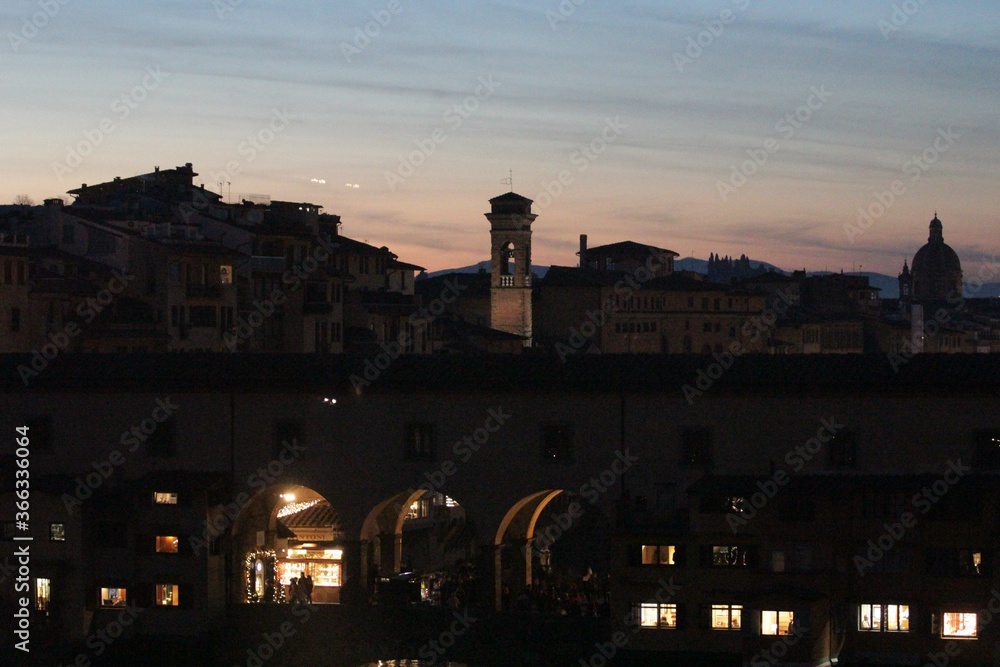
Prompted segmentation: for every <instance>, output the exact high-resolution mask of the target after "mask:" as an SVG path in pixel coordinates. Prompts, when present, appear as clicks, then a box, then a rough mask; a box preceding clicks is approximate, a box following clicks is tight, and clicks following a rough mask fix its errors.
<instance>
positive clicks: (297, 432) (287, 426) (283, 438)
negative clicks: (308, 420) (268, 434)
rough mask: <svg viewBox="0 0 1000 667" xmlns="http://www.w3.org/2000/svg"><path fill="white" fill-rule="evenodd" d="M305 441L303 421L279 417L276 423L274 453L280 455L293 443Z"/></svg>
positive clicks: (297, 443)
mask: <svg viewBox="0 0 1000 667" xmlns="http://www.w3.org/2000/svg"><path fill="white" fill-rule="evenodd" d="M304 442H305V437H304V426H303V424H302V422H300V421H295V420H293V419H279V420H278V421H276V422H275V423H274V443H273V449H272V454H273V455H274V456H278V455H279V454H281V452H282V451H283V450H285V449H287V448H288V447H290V446H293V445H299V444H301V443H304Z"/></svg>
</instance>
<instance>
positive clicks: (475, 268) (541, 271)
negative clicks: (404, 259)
mask: <svg viewBox="0 0 1000 667" xmlns="http://www.w3.org/2000/svg"><path fill="white" fill-rule="evenodd" d="M480 271H482V272H483V273H489V272H490V260H488V259H487V260H486V261H483V262H479V264H472V265H470V266H460V267H458V268H457V269H443V270H441V271H432V272H430V273H428V274H425V275H424V276H421V277H422V278H437V277H438V276H446V275H448V274H449V273H479V272H480ZM548 271H549V267H547V266H538V265H537V264H532V265H531V273H533V274H534V275H536V276H538V277H539V278H544V277H545V274H546V273H548Z"/></svg>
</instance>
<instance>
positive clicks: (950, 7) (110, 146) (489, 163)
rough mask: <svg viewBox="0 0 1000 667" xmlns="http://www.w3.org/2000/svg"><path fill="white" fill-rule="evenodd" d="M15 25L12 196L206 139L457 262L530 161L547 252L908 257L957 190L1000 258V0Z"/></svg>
mask: <svg viewBox="0 0 1000 667" xmlns="http://www.w3.org/2000/svg"><path fill="white" fill-rule="evenodd" d="M0 32H2V33H3V40H2V43H0V81H2V90H3V95H0V117H2V119H3V122H2V123H0V202H2V203H10V202H11V201H13V199H14V197H15V196H16V195H18V194H27V195H29V196H30V197H32V198H33V199H34V200H35V201H36V202H40V201H41V200H42V199H44V198H48V197H62V198H65V199H67V200H69V199H71V198H70V197H69V196H68V195H66V194H65V192H66V191H67V190H69V189H72V188H76V187H79V186H80V184H82V183H99V182H103V181H107V180H111V179H112V178H114V177H115V176H122V177H127V176H132V175H136V174H140V173H146V172H150V171H152V170H153V167H154V166H160V167H161V168H172V167H175V166H178V165H183V164H185V163H187V162H191V163H193V165H194V169H195V171H196V172H198V173H199V176H198V177H197V178H196V183H204V184H205V186H206V187H207V188H209V189H212V190H215V191H219V192H221V193H222V194H223V196H224V197H226V198H227V199H228V200H232V201H239V199H240V198H243V197H247V196H249V195H269V196H270V197H271V198H272V199H276V200H285V201H307V202H310V203H314V204H318V205H321V206H323V208H324V210H325V211H326V212H328V213H335V214H338V215H340V216H342V218H343V232H344V233H345V234H347V235H349V236H351V237H353V238H358V239H362V240H367V241H368V242H370V243H373V244H375V245H379V246H381V245H386V246H388V247H389V248H390V249H392V250H393V252H395V253H396V254H398V255H399V256H400V258H401V259H403V260H405V261H409V262H414V263H416V264H419V265H422V266H425V267H427V268H428V269H430V270H439V269H444V268H449V267H456V266H462V265H466V264H472V263H475V262H478V261H481V260H483V259H488V256H489V236H488V233H489V223H488V222H487V221H486V219H485V218H484V217H483V214H484V213H486V212H487V211H488V210H489V203H488V200H489V199H490V198H491V197H495V196H497V195H499V194H502V193H504V192H506V191H508V190H509V189H510V187H511V186H510V185H508V181H507V179H508V178H509V177H511V175H512V180H513V189H514V191H516V192H518V193H519V194H522V195H524V196H526V197H529V198H531V199H533V200H535V206H534V211H535V213H537V214H538V218H537V220H536V221H535V223H534V224H533V227H532V228H533V231H534V235H533V262H534V263H535V264H542V265H548V264H557V265H572V264H574V263H575V262H576V261H577V259H576V256H575V255H576V252H577V250H578V247H579V235H580V234H583V233H585V234H587V235H588V236H589V242H590V245H592V246H594V245H600V244H604V243H612V242H616V241H621V240H633V241H638V242H642V243H648V244H651V245H655V246H659V247H663V248H668V249H671V250H674V251H675V252H678V253H679V254H680V255H681V256H682V257H686V256H696V257H701V258H707V256H708V254H709V253H710V252H716V253H720V254H722V255H733V256H739V255H740V254H744V253H745V254H747V255H748V256H750V257H751V258H752V259H759V260H763V261H767V262H770V263H772V264H775V265H778V266H780V267H782V268H784V269H787V270H791V269H796V268H808V269H809V270H824V269H827V270H832V271H837V270H841V269H843V270H845V271H851V270H856V269H860V270H864V271H878V272H882V273H888V274H891V275H895V274H896V273H898V272H899V270H900V269H901V267H902V263H903V260H904V259H907V258H912V256H913V254H914V253H915V252H916V251H917V249H918V248H919V247H920V246H921V245H923V244H924V243H925V242H926V240H927V235H928V229H927V227H928V223H929V222H930V220H931V218H932V217H933V216H934V214H935V212H937V214H938V215H939V217H940V219H941V220H942V221H943V223H944V235H945V241H946V242H947V243H948V244H949V245H951V246H952V247H953V248H955V250H956V251H957V252H958V253H959V256H960V257H961V259H962V262H963V268H964V269H965V275H966V278H967V279H968V278H970V277H972V276H974V275H976V274H977V273H983V272H989V271H991V270H992V271H994V273H996V275H995V276H993V277H995V278H998V279H1000V268H998V266H997V264H996V261H997V260H998V258H1000V236H998V233H997V232H998V229H1000V226H998V217H1000V206H998V203H1000V188H998V187H996V186H997V177H998V173H997V160H998V157H1000V114H998V113H997V112H998V103H1000V46H998V45H1000V3H995V2H982V1H973V0H937V1H933V0H798V1H795V2H792V1H787V2H763V0H713V1H704V0H703V1H699V2H694V1H684V0H676V1H671V2H664V1H662V0H658V1H653V0H632V1H629V2H611V3H608V2H596V0H539V1H534V0H531V1H529V0H503V1H501V0H492V1H490V0H484V1H480V2H457V1H454V0H442V1H439V2H433V3H431V2H420V1H419V0H363V1H360V2H352V3H334V2H322V1H320V0H280V1H279V0H187V1H180V0H160V1H158V2H156V3H136V2H125V1H124V0H91V1H88V2H84V1H83V0H35V1H25V0H8V1H7V2H4V3H3V4H2V7H0ZM220 183H221V188H220ZM862 211H866V212H867V214H868V217H867V218H864V217H862V215H861V212H862Z"/></svg>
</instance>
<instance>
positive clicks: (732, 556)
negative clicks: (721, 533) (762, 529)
mask: <svg viewBox="0 0 1000 667" xmlns="http://www.w3.org/2000/svg"><path fill="white" fill-rule="evenodd" d="M749 558H750V552H749V550H748V548H747V547H742V546H722V547H712V565H721V566H730V567H743V566H746V565H749V564H750V563H749Z"/></svg>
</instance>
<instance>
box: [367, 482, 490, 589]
mask: <svg viewBox="0 0 1000 667" xmlns="http://www.w3.org/2000/svg"><path fill="white" fill-rule="evenodd" d="M474 530H475V529H474V526H473V525H472V522H471V521H470V520H469V518H468V516H467V514H466V510H465V508H464V507H463V506H462V505H461V504H460V503H458V502H457V501H455V500H454V499H453V498H451V497H450V496H446V495H444V494H443V493H440V492H438V491H433V490H429V489H425V488H420V489H417V490H416V491H413V490H407V491H401V492H399V493H397V494H394V495H392V496H390V497H388V498H386V499H385V500H383V501H381V502H380V503H378V504H377V505H375V506H374V507H373V508H372V509H371V511H370V512H369V513H368V516H367V517H366V518H365V521H364V524H363V526H362V530H361V540H362V544H363V552H364V553H363V559H362V566H363V576H364V580H365V581H366V583H367V585H368V587H369V590H371V591H375V590H376V589H377V584H378V582H379V580H381V581H383V582H385V581H387V579H388V578H390V577H397V578H403V577H412V576H413V575H414V572H415V571H416V572H417V573H418V574H420V575H421V576H424V577H425V578H426V577H427V576H428V575H430V574H432V573H441V572H447V571H449V570H451V569H454V568H456V567H458V566H459V565H460V564H462V563H464V562H467V561H468V562H471V561H472V560H473V559H474V557H475V551H476V547H475V539H474V536H472V533H473V532H474ZM424 583H425V584H426V583H427V582H426V581H425V582H424ZM424 592H426V590H425V591H424Z"/></svg>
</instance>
